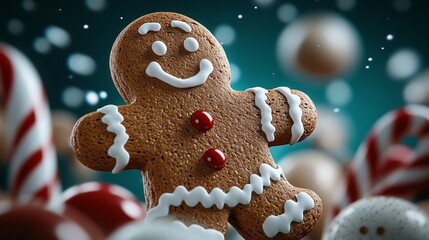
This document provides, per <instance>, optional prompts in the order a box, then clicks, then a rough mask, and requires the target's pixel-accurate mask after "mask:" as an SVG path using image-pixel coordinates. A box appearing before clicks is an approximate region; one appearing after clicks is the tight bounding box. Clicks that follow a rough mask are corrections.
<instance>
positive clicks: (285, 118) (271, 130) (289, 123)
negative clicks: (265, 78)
mask: <svg viewBox="0 0 429 240" xmlns="http://www.w3.org/2000/svg"><path fill="white" fill-rule="evenodd" d="M248 91H251V92H253V93H254V97H255V105H256V107H257V108H259V110H260V113H261V128H262V130H263V131H262V132H263V134H264V135H265V137H266V139H267V141H268V144H269V146H278V145H284V144H294V143H296V142H299V141H302V140H304V139H305V138H306V137H308V136H309V135H310V134H311V133H312V132H313V131H314V129H315V128H316V122H317V110H316V107H315V106H314V103H313V102H312V101H311V99H310V98H309V97H308V96H307V95H306V94H305V93H303V92H300V91H298V90H290V89H289V88H287V87H279V88H276V89H274V90H269V91H268V90H265V89H263V88H260V87H256V88H251V89H248Z"/></svg>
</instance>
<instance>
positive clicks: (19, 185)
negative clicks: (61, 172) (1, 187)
mask: <svg viewBox="0 0 429 240" xmlns="http://www.w3.org/2000/svg"><path fill="white" fill-rule="evenodd" d="M0 82H1V87H2V93H3V104H4V106H5V108H6V115H7V124H8V131H7V140H8V144H9V146H8V147H9V149H10V164H9V166H10V167H9V174H10V175H9V187H10V191H11V196H12V199H13V201H14V202H15V203H17V204H27V203H38V204H42V205H44V206H45V207H47V208H49V209H52V210H58V208H60V206H61V187H60V182H59V178H58V169H57V159H56V154H55V149H54V146H53V144H52V129H51V128H52V126H51V117H50V116H51V115H50V112H49V106H48V103H47V100H46V97H45V94H44V90H43V87H42V84H41V80H40V77H39V75H38V73H37V71H36V69H35V68H34V66H33V65H32V64H31V62H30V61H29V60H28V59H27V58H26V57H25V56H24V55H23V54H22V53H21V52H20V51H18V50H17V49H15V48H13V47H11V46H9V45H6V44H1V43H0Z"/></svg>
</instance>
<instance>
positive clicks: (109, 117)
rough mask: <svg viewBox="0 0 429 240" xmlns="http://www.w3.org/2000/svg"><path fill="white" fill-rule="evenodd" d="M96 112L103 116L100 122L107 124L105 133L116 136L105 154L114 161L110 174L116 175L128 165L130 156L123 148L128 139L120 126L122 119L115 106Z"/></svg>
mask: <svg viewBox="0 0 429 240" xmlns="http://www.w3.org/2000/svg"><path fill="white" fill-rule="evenodd" d="M97 112H101V113H104V114H105V115H104V116H103V117H102V118H101V121H102V122H103V123H105V124H107V131H109V132H111V133H114V134H116V136H115V139H114V140H113V144H112V146H110V147H109V150H108V151H107V154H108V155H109V156H110V157H112V158H114V159H115V160H116V164H115V167H114V168H113V169H112V173H118V172H120V171H122V170H123V169H124V168H125V167H126V166H127V165H128V162H129V160H130V154H129V153H128V152H127V150H125V148H124V146H125V144H126V143H127V141H128V138H129V136H128V134H127V133H126V132H125V127H124V126H123V125H122V124H121V122H122V121H124V117H123V116H122V115H121V113H119V111H118V107H117V106H115V105H107V106H104V107H102V108H100V109H98V110H97Z"/></svg>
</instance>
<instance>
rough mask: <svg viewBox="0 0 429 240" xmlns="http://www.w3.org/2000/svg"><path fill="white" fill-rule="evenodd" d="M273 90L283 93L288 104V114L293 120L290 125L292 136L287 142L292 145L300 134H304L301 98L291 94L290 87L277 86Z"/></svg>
mask: <svg viewBox="0 0 429 240" xmlns="http://www.w3.org/2000/svg"><path fill="white" fill-rule="evenodd" d="M274 90H277V91H279V92H280V93H281V94H283V95H284V96H285V97H286V99H287V101H288V104H289V115H290V117H291V118H292V120H293V125H292V129H291V130H292V137H291V138H290V141H289V144H291V145H293V144H295V143H297V142H298V141H299V139H300V138H301V136H302V134H304V126H303V125H302V121H301V119H302V110H301V108H300V107H299V105H300V104H301V99H300V98H299V96H297V95H294V94H292V92H291V91H290V88H288V87H278V88H275V89H274Z"/></svg>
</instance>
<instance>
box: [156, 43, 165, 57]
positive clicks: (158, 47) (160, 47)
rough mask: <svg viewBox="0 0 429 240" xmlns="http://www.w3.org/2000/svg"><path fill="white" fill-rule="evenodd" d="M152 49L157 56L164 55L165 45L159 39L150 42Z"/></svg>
mask: <svg viewBox="0 0 429 240" xmlns="http://www.w3.org/2000/svg"><path fill="white" fill-rule="evenodd" d="M152 51H153V52H154V53H155V54H156V55H158V56H164V55H165V54H166V53H167V46H166V45H165V43H163V42H161V41H156V42H154V43H152Z"/></svg>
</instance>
